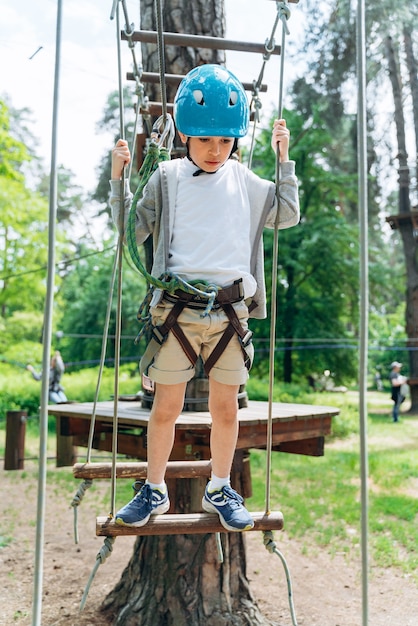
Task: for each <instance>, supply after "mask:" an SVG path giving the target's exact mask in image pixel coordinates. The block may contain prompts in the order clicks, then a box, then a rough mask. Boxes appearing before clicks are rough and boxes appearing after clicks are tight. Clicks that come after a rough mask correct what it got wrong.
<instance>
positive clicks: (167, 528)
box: [96, 512, 283, 537]
mask: <svg viewBox="0 0 418 626" xmlns="http://www.w3.org/2000/svg"><path fill="white" fill-rule="evenodd" d="M251 517H252V518H253V520H254V528H252V529H251V531H253V530H258V531H263V530H282V528H283V515H282V514H281V513H280V512H276V513H270V514H269V515H266V513H251ZM217 532H219V533H226V532H229V531H227V530H226V529H225V528H224V527H223V526H222V524H221V523H220V521H219V516H218V515H216V514H213V515H212V514H211V513H183V514H182V515H169V514H166V515H154V516H152V517H151V518H150V520H149V522H147V524H145V526H141V527H140V528H135V527H131V526H119V524H115V521H114V519H112V518H109V517H98V518H97V521H96V535H97V536H99V537H121V536H127V535H138V536H139V535H141V536H143V535H188V534H195V535H196V534H205V533H217ZM246 532H249V531H246Z"/></svg>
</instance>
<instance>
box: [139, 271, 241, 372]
mask: <svg viewBox="0 0 418 626" xmlns="http://www.w3.org/2000/svg"><path fill="white" fill-rule="evenodd" d="M164 299H165V300H166V301H167V302H172V303H173V304H174V306H173V308H172V310H171V311H170V312H169V314H168V316H167V318H166V320H165V322H164V323H163V324H160V325H158V326H152V327H151V339H150V341H149V343H148V346H147V348H146V350H145V352H144V354H143V356H142V359H141V375H144V374H145V375H147V374H148V368H149V366H150V365H151V363H152V362H153V360H154V357H155V355H156V354H157V352H158V351H159V349H160V348H161V346H162V345H163V343H164V342H165V341H166V339H167V336H168V333H169V332H170V331H171V332H172V333H173V335H174V336H175V337H176V339H177V340H178V342H179V343H180V345H181V347H182V349H183V351H184V353H185V354H186V356H187V358H188V359H189V361H190V363H191V364H192V366H193V367H194V366H195V365H196V362H197V359H198V355H197V354H196V352H195V350H194V349H193V347H192V346H191V344H190V342H189V340H188V339H187V337H186V335H185V334H184V332H183V330H182V329H181V327H180V326H179V324H178V321H177V320H178V318H179V316H180V314H181V313H182V311H183V309H184V308H185V307H188V308H191V309H197V310H199V309H200V310H201V309H202V308H204V309H206V308H207V305H206V303H204V302H203V301H202V298H201V297H200V296H194V295H193V294H191V293H188V292H187V291H182V290H181V289H177V290H176V291H175V292H174V293H173V294H170V293H166V294H164ZM243 299H244V295H243V291H242V281H241V280H239V281H236V282H235V283H234V284H233V285H231V286H230V287H226V288H224V289H220V290H219V291H218V295H217V296H216V298H215V300H214V303H213V305H212V310H218V309H223V311H224V312H225V314H226V316H227V317H228V320H229V324H228V326H227V327H226V329H225V331H224V333H223V335H222V336H221V338H220V339H219V341H218V343H217V345H216V346H215V348H214V349H213V351H212V353H211V354H210V355H209V357H208V359H207V360H206V362H205V363H204V366H203V367H204V371H205V374H206V375H207V376H208V375H209V372H210V370H211V369H212V367H213V366H214V365H215V363H216V362H217V360H218V359H219V357H220V356H221V354H222V353H223V351H224V350H225V348H226V347H227V345H228V344H229V342H230V341H231V339H232V337H233V336H234V335H235V333H236V334H237V335H238V337H239V341H240V345H241V349H242V352H243V357H244V363H245V366H246V367H247V369H250V367H251V355H250V352H249V350H248V348H249V346H250V344H251V338H252V332H251V331H249V330H245V329H244V328H243V327H242V325H241V322H240V321H239V319H238V316H237V314H236V311H235V309H234V307H233V306H232V304H234V303H236V302H241V301H242V300H243Z"/></svg>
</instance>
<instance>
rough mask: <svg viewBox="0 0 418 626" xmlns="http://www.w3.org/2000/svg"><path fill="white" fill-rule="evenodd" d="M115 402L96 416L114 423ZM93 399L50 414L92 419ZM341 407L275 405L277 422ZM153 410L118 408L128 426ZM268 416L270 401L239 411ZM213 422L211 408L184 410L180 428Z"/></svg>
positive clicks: (254, 419)
mask: <svg viewBox="0 0 418 626" xmlns="http://www.w3.org/2000/svg"><path fill="white" fill-rule="evenodd" d="M113 410H114V404H113V401H108V402H99V403H98V405H97V410H96V419H100V420H101V421H103V422H108V423H112V422H113ZM92 411H93V402H83V403H72V404H57V405H51V406H49V407H48V413H49V414H50V415H66V416H70V417H71V416H74V417H77V418H84V419H86V420H90V419H91V415H92ZM338 413H339V409H336V408H335V407H329V406H320V405H305V404H290V403H279V402H274V403H273V405H272V414H273V423H275V422H280V423H281V424H283V423H284V422H286V421H297V420H305V419H307V418H308V419H309V418H311V417H312V418H313V417H316V416H324V417H325V416H326V417H328V416H331V417H332V416H333V415H338ZM149 415H150V411H149V409H143V408H142V407H141V402H122V401H121V402H120V403H119V407H118V419H119V422H120V423H121V424H124V425H125V426H128V425H132V426H147V425H148V420H149ZM267 415H268V403H267V402H257V401H254V400H253V401H249V402H248V407H245V408H242V409H240V410H239V411H238V419H239V421H240V423H245V424H246V425H253V424H254V425H255V424H257V423H260V422H261V423H264V424H265V423H266V422H267ZM211 424H212V420H211V416H210V413H209V412H207V411H188V412H187V413H181V414H180V415H179V417H178V418H177V422H176V429H183V428H184V429H189V428H190V427H193V428H196V427H207V428H210V426H211Z"/></svg>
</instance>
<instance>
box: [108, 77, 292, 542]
mask: <svg viewBox="0 0 418 626" xmlns="http://www.w3.org/2000/svg"><path fill="white" fill-rule="evenodd" d="M174 121H175V124H176V127H177V131H178V133H179V136H180V139H181V141H182V142H183V143H184V144H185V145H186V148H187V158H184V159H175V160H172V161H168V162H164V163H161V164H160V165H159V167H158V169H157V171H156V172H154V174H153V175H152V176H151V178H150V180H149V181H148V183H147V185H146V186H145V188H144V193H143V197H142V199H141V200H140V201H139V203H138V206H137V211H136V236H137V241H138V243H142V242H143V241H144V240H145V239H146V238H147V237H148V236H149V235H152V236H153V242H154V262H153V268H152V275H153V276H156V277H160V276H162V275H163V274H164V273H165V272H167V271H169V272H170V273H173V274H175V275H178V276H180V277H181V278H182V279H184V280H186V281H187V282H190V281H194V280H200V281H206V282H208V283H210V284H215V285H216V286H217V288H218V290H219V291H218V295H217V298H216V300H215V304H214V307H213V308H212V310H211V311H210V313H209V314H208V315H205V316H203V315H202V313H203V309H205V307H206V305H207V301H206V302H202V299H201V298H199V297H193V296H190V294H188V293H186V292H183V291H182V290H180V289H179V290H177V291H176V292H175V294H170V293H167V292H164V291H161V290H156V291H155V292H154V296H153V299H152V301H151V305H150V311H151V315H152V323H153V327H154V328H155V327H157V329H158V328H160V329H164V330H166V327H164V326H162V325H163V324H164V323H165V321H166V319H167V315H168V314H169V313H170V312H173V311H176V315H178V317H177V319H176V322H177V326H178V327H179V328H180V330H181V331H183V333H182V334H184V335H185V337H186V339H185V340H184V339H183V340H182V339H181V338H180V339H178V338H177V337H178V336H179V333H178V332H177V333H174V327H172V331H170V332H168V334H167V335H166V338H165V339H164V341H163V342H162V345H161V348H160V349H159V351H158V352H157V354H156V355H155V357H154V359H153V362H152V363H151V365H150V366H149V367H148V364H147V367H146V373H147V374H148V376H149V378H150V379H151V380H152V381H153V382H154V383H155V396H154V402H153V406H152V410H151V414H150V419H149V426H148V474H147V480H146V483H145V484H144V485H143V487H142V488H141V490H140V491H139V492H138V493H137V494H136V496H135V497H134V498H133V499H132V500H131V502H129V503H128V504H127V505H126V506H124V507H123V508H122V509H121V510H120V511H118V512H117V513H116V516H115V521H116V523H118V524H124V525H128V526H142V525H144V524H146V523H147V522H148V520H149V518H150V515H155V514H161V513H165V512H166V511H167V510H168V508H169V500H168V494H167V487H166V485H165V482H164V474H165V467H166V464H167V461H168V459H169V456H170V453H171V449H172V446H173V442H174V433H175V421H176V418H177V417H178V415H179V414H180V413H181V411H182V408H183V402H184V395H185V390H186V384H187V381H189V380H190V379H191V378H192V377H193V375H194V366H193V359H194V357H196V358H197V357H198V356H199V355H201V357H202V360H203V362H204V364H205V371H206V373H207V374H208V378H209V400H208V402H209V410H210V413H211V417H212V429H211V439H210V446H211V457H212V476H211V479H210V482H209V483H208V485H207V487H206V490H205V494H204V496H203V500H202V507H203V509H204V510H205V511H208V512H216V513H218V515H219V518H220V521H221V523H222V525H223V526H224V527H225V528H226V529H227V530H231V531H242V530H248V529H250V528H252V527H253V525H254V522H253V520H252V518H251V516H250V514H249V513H248V511H247V510H246V508H245V507H244V505H243V499H242V497H241V496H240V495H239V494H238V493H237V492H236V491H234V490H233V489H232V488H231V486H230V471H231V467H232V461H233V457H234V453H235V447H236V442H237V437H238V418H237V410H238V404H237V395H238V390H239V387H240V385H242V384H244V383H245V382H246V380H247V378H248V369H249V367H250V366H251V362H252V357H253V347H252V345H251V333H249V331H248V323H247V322H248V317H249V315H250V311H251V315H252V316H253V317H258V318H263V317H265V316H266V310H265V299H266V293H265V283H264V267H263V246H262V239H261V236H262V229H263V227H264V226H267V227H270V228H273V227H274V224H275V218H276V213H277V210H278V209H277V200H276V187H275V185H274V183H272V182H269V181H265V180H263V179H261V178H259V177H258V176H256V175H255V174H254V173H252V172H250V171H249V170H248V168H246V167H245V166H243V165H242V164H240V163H238V162H237V161H236V160H235V159H230V156H231V154H232V153H233V152H234V151H235V150H236V148H237V141H238V138H240V137H244V136H245V135H246V133H247V130H248V122H249V107H248V103H247V98H246V95H245V92H244V90H243V87H242V85H241V83H240V82H239V81H238V79H237V78H236V77H235V76H234V75H233V74H232V73H231V72H229V71H228V70H226V69H225V68H223V67H221V66H219V65H202V66H200V67H197V68H195V69H193V70H192V71H191V72H189V74H187V76H185V77H184V79H183V80H182V82H181V84H180V85H179V88H178V91H177V94H176V97H175V102H174ZM288 146H289V131H288V130H287V128H286V123H285V121H284V120H276V121H275V123H274V128H273V134H272V147H273V149H274V150H275V151H276V150H277V149H278V150H279V152H280V162H281V179H280V198H281V199H280V219H279V228H287V227H290V226H293V225H295V224H297V223H298V221H299V202H298V194H297V180H296V177H295V175H294V163H293V162H292V161H289V156H288ZM129 161H130V154H129V150H128V147H127V144H126V142H125V141H122V140H119V141H118V142H117V144H116V146H115V148H114V150H113V152H112V180H111V197H110V204H111V206H112V210H113V218H114V221H115V223H116V224H118V223H119V210H120V198H119V190H120V179H121V176H122V171H123V168H124V167H125V166H126V165H127V164H128V163H129ZM131 198H132V196H131V194H130V193H129V191H128V189H126V190H125V211H127V212H129V207H130V201H131ZM126 220H127V217H126V219H125V224H126V223H127V222H126ZM178 307H180V309H181V311H180V313H178ZM231 328H232V329H233V330H232V331H231ZM226 329H229V330H230V331H231V332H230V336H229V338H228V339H225V338H224V333H225V330H226ZM234 329H235V331H236V332H235V331H234ZM161 332H162V330H161ZM190 355H192V357H191V356H190Z"/></svg>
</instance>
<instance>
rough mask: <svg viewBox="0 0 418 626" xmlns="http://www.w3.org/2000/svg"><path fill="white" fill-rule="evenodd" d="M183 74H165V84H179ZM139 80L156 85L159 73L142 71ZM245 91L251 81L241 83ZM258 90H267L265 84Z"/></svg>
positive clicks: (248, 89) (251, 84)
mask: <svg viewBox="0 0 418 626" xmlns="http://www.w3.org/2000/svg"><path fill="white" fill-rule="evenodd" d="M183 78H184V76H182V75H181V74H165V75H164V80H165V82H166V83H167V85H179V84H180V83H181V81H182V80H183ZM126 79H127V80H135V75H134V73H133V72H127V74H126ZM140 80H141V82H143V83H150V84H155V85H158V84H159V83H160V75H159V74H158V73H157V72H142V74H141V76H140ZM242 86H243V87H244V89H245V91H253V89H254V85H253V83H242ZM259 91H260V92H262V93H265V92H266V91H267V85H265V84H262V85H260V87H259Z"/></svg>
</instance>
